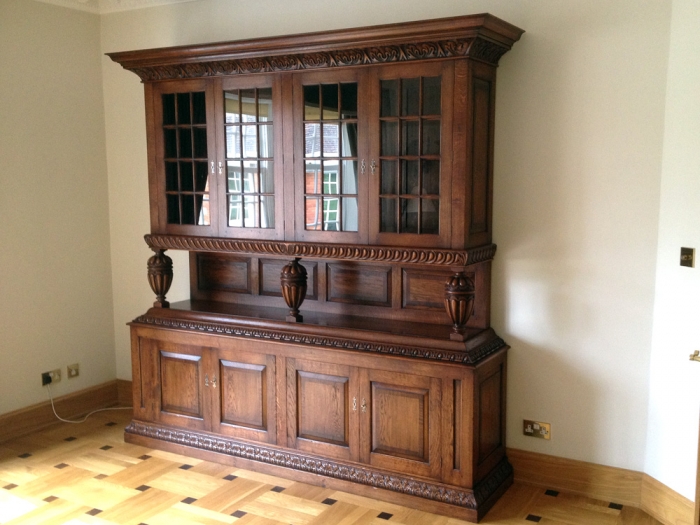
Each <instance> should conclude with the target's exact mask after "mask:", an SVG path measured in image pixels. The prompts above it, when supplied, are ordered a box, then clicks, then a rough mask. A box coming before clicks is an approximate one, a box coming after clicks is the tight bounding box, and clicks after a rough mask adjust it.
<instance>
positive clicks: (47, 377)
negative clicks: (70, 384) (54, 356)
mask: <svg viewBox="0 0 700 525" xmlns="http://www.w3.org/2000/svg"><path fill="white" fill-rule="evenodd" d="M60 380H61V369H60V368H57V369H56V370H51V371H49V372H44V373H43V374H41V386H46V385H50V384H52V383H58V382H59V381H60Z"/></svg>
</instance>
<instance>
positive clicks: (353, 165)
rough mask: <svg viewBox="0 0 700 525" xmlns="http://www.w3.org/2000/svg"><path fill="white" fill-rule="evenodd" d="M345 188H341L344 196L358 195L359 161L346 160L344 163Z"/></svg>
mask: <svg viewBox="0 0 700 525" xmlns="http://www.w3.org/2000/svg"><path fill="white" fill-rule="evenodd" d="M342 179H343V187H342V188H341V193H343V194H344V195H356V194H357V161H356V160H344V161H343V177H342Z"/></svg>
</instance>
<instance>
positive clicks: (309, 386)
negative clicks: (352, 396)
mask: <svg viewBox="0 0 700 525" xmlns="http://www.w3.org/2000/svg"><path fill="white" fill-rule="evenodd" d="M348 380H349V378H348V377H338V376H331V375H326V374H316V373H311V372H305V371H302V370H300V371H298V372H297V414H298V421H299V426H298V436H299V437H301V438H304V439H310V440H313V441H322V442H325V443H333V444H336V445H343V446H349V444H350V443H349V429H348V411H347V407H348V406H349V403H348Z"/></svg>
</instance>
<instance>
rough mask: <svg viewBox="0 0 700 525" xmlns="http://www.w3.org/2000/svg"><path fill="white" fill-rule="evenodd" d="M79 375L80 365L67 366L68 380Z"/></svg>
mask: <svg viewBox="0 0 700 525" xmlns="http://www.w3.org/2000/svg"><path fill="white" fill-rule="evenodd" d="M79 375H80V363H75V364H74V365H68V379H72V378H74V377H78V376H79Z"/></svg>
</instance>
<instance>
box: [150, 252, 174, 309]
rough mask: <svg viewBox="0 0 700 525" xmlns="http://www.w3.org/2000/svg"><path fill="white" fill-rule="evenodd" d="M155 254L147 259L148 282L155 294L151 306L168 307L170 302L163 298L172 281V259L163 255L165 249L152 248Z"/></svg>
mask: <svg viewBox="0 0 700 525" xmlns="http://www.w3.org/2000/svg"><path fill="white" fill-rule="evenodd" d="M154 251H155V252H156V254H155V255H154V256H153V257H151V258H150V259H148V284H150V285H151V290H153V293H155V294H156V301H155V302H154V303H153V306H155V307H157V308H169V307H170V303H169V302H168V301H166V300H165V294H167V293H168V290H170V285H171V284H172V283H173V260H172V259H171V258H170V257H168V256H167V255H165V250H154Z"/></svg>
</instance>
